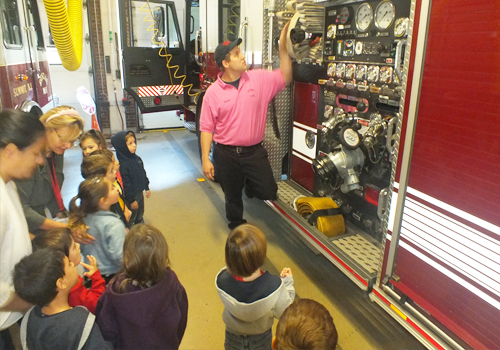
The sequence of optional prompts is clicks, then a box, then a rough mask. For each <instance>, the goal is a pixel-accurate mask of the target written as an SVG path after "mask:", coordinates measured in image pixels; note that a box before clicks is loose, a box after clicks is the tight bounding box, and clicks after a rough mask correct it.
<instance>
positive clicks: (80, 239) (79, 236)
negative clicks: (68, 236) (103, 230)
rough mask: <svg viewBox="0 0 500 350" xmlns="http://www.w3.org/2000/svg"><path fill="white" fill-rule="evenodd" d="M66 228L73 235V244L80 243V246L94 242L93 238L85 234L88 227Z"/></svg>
mask: <svg viewBox="0 0 500 350" xmlns="http://www.w3.org/2000/svg"><path fill="white" fill-rule="evenodd" d="M68 228H69V229H70V230H71V233H72V234H73V239H74V240H75V242H77V243H80V244H92V243H94V241H95V238H94V237H93V236H91V235H89V234H88V233H87V230H88V229H89V227H88V226H85V225H83V226H76V227H69V226H68Z"/></svg>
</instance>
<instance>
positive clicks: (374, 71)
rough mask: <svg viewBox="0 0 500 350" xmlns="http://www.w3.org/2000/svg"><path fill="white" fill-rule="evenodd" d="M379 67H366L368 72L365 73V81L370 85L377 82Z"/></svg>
mask: <svg viewBox="0 0 500 350" xmlns="http://www.w3.org/2000/svg"><path fill="white" fill-rule="evenodd" d="M379 70H380V69H379V67H378V66H370V67H368V71H367V73H366V76H367V80H368V81H369V82H371V83H374V82H376V81H377V80H378V73H379Z"/></svg>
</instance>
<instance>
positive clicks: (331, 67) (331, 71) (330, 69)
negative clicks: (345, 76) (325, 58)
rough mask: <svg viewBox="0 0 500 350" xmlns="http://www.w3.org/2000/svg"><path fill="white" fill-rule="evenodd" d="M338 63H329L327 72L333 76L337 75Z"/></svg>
mask: <svg viewBox="0 0 500 350" xmlns="http://www.w3.org/2000/svg"><path fill="white" fill-rule="evenodd" d="M336 66H337V65H336V64H335V63H329V64H328V68H327V70H326V73H327V74H328V76H330V77H333V76H334V75H335V70H336Z"/></svg>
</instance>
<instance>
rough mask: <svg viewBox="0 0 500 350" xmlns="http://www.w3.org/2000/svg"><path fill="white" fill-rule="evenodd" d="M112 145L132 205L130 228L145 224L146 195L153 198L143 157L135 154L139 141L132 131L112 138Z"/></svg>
mask: <svg viewBox="0 0 500 350" xmlns="http://www.w3.org/2000/svg"><path fill="white" fill-rule="evenodd" d="M111 144H112V145H113V147H114V148H115V150H116V155H117V157H118V161H119V162H120V173H121V175H122V179H123V192H124V194H125V199H126V200H127V202H128V203H130V208H131V209H132V216H131V217H130V220H129V222H128V226H129V227H132V226H133V225H135V224H140V223H143V222H144V219H143V216H144V194H143V191H146V197H147V198H149V197H150V196H151V191H150V190H149V179H148V177H147V175H146V170H144V163H143V162H142V159H141V157H139V156H138V155H137V154H135V152H136V150H137V141H136V138H135V134H134V133H133V132H132V131H130V130H127V131H120V132H119V133H117V134H115V135H113V136H112V137H111Z"/></svg>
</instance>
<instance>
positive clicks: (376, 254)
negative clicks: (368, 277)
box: [332, 234, 380, 273]
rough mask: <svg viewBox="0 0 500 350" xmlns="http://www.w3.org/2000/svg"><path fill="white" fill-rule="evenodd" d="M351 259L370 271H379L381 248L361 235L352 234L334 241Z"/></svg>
mask: <svg viewBox="0 0 500 350" xmlns="http://www.w3.org/2000/svg"><path fill="white" fill-rule="evenodd" d="M332 244H335V245H336V246H337V247H338V248H339V249H341V250H342V251H343V252H344V253H346V254H347V255H348V256H349V257H351V259H353V260H354V261H356V262H357V263H358V264H359V265H361V266H363V267H364V268H365V269H366V270H367V271H368V272H370V273H373V272H377V269H378V264H379V258H380V249H379V248H377V247H376V246H375V245H373V244H372V243H370V242H369V241H368V240H367V239H366V238H364V237H362V236H361V235H359V234H357V235H352V236H347V237H343V238H340V239H336V240H333V241H332Z"/></svg>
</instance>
